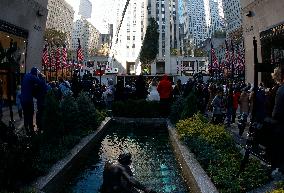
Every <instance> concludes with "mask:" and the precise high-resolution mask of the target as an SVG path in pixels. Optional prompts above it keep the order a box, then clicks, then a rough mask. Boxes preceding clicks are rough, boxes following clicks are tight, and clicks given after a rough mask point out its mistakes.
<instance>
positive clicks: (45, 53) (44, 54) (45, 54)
mask: <svg viewBox="0 0 284 193" xmlns="http://www.w3.org/2000/svg"><path fill="white" fill-rule="evenodd" d="M42 62H43V67H44V68H46V67H47V66H48V62H49V56H48V49H47V45H45V46H44V49H43V52H42Z"/></svg>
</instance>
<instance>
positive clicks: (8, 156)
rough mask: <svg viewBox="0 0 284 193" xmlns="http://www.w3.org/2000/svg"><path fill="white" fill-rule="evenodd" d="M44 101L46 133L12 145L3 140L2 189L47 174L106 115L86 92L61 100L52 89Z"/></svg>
mask: <svg viewBox="0 0 284 193" xmlns="http://www.w3.org/2000/svg"><path fill="white" fill-rule="evenodd" d="M77 102H78V104H79V105H78V104H77ZM45 105H46V108H45V110H44V114H43V126H44V133H43V134H41V135H36V136H33V138H31V140H29V141H19V142H18V143H15V144H12V145H11V146H10V145H7V144H4V143H2V142H1V141H0V192H1V190H2V189H3V191H4V190H9V191H10V192H16V191H17V192H18V190H19V188H20V187H23V186H24V185H27V184H29V183H30V182H32V181H33V180H34V179H35V178H36V177H38V176H41V175H44V174H46V173H47V172H48V170H49V169H50V167H51V166H52V165H53V164H55V163H56V162H57V161H58V160H60V159H62V158H63V157H64V156H66V154H68V152H69V151H70V149H72V148H73V147H74V146H75V145H76V144H77V143H78V142H79V141H80V140H81V139H82V137H83V136H85V135H86V134H88V133H89V132H90V130H94V129H96V126H97V125H98V124H99V123H100V122H101V121H103V120H104V119H105V117H106V113H105V112H100V111H98V110H96V108H95V106H94V105H93V103H92V102H91V101H90V99H89V98H88V96H87V95H86V94H85V93H82V94H81V95H80V96H79V97H78V99H77V100H75V99H74V98H73V97H71V96H68V97H65V98H64V100H62V101H61V103H60V102H59V101H58V99H57V98H56V96H55V95H54V93H53V92H50V93H48V94H47V96H46V101H45ZM62 123H63V124H62ZM27 147H29V148H27ZM4 192H5V191H4ZM20 192H33V190H31V191H30V190H22V191H20Z"/></svg>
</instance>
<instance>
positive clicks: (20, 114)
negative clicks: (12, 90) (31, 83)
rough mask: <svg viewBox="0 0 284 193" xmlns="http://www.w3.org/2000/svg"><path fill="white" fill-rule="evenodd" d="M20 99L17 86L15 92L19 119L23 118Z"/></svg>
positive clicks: (19, 88) (19, 89)
mask: <svg viewBox="0 0 284 193" xmlns="http://www.w3.org/2000/svg"><path fill="white" fill-rule="evenodd" d="M21 98H22V94H21V85H18V86H17V90H16V105H17V109H18V114H19V118H20V119H22V118H23V108H22V104H21Z"/></svg>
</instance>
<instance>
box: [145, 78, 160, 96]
mask: <svg viewBox="0 0 284 193" xmlns="http://www.w3.org/2000/svg"><path fill="white" fill-rule="evenodd" d="M157 85H158V83H157V81H156V80H154V79H153V80H152V82H151V84H150V87H149V94H148V96H147V99H146V100H147V101H160V94H159V92H158V90H157Z"/></svg>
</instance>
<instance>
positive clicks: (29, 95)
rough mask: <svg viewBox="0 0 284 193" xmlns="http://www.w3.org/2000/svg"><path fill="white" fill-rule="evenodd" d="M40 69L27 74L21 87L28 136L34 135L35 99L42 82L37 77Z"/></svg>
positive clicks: (34, 69) (33, 69)
mask: <svg viewBox="0 0 284 193" xmlns="http://www.w3.org/2000/svg"><path fill="white" fill-rule="evenodd" d="M37 73H38V69H37V68H35V67H33V68H32V69H31V71H30V73H27V74H25V76H24V78H23V81H22V86H21V95H22V97H21V104H22V107H23V112H24V127H25V130H26V134H27V135H28V136H30V135H32V134H33V133H34V125H33V115H34V103H33V97H34V96H35V95H36V93H37V91H38V85H40V80H39V78H38V76H37Z"/></svg>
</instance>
